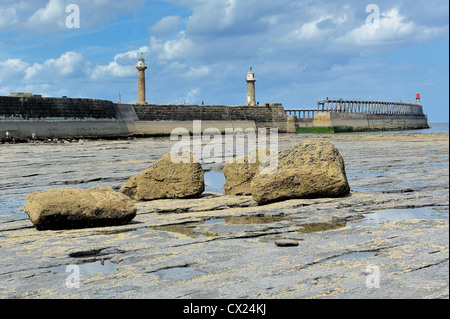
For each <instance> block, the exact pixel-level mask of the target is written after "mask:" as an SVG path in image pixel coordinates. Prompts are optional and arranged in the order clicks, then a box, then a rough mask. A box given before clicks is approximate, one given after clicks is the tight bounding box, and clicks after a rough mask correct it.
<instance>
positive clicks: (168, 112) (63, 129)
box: [0, 94, 428, 139]
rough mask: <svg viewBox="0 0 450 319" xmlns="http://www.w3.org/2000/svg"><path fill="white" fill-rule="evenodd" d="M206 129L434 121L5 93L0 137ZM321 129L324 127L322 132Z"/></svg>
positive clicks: (408, 125) (353, 127)
mask: <svg viewBox="0 0 450 319" xmlns="http://www.w3.org/2000/svg"><path fill="white" fill-rule="evenodd" d="M198 120H200V121H201V129H202V130H205V129H208V128H215V129H216V131H217V130H218V131H220V133H222V134H223V133H225V132H226V130H227V129H229V130H234V131H237V130H239V129H242V130H246V129H249V128H250V129H254V130H257V129H260V128H277V129H278V131H279V132H280V133H284V132H289V133H295V132H299V130H300V132H303V131H302V129H306V130H311V132H314V129H316V128H330V131H335V132H337V131H374V130H375V131H376V130H397V129H398V130H401V129H421V128H427V127H428V121H427V116H426V115H424V114H423V113H422V114H370V113H350V112H342V113H341V112H318V113H315V114H314V117H313V118H309V119H305V118H302V119H298V118H297V116H294V115H290V116H289V117H287V116H286V111H285V109H284V108H283V106H282V105H281V104H279V103H274V104H264V105H261V106H226V105H152V104H151V105H134V104H116V103H113V102H111V101H106V100H96V99H73V98H65V97H63V98H42V97H40V96H34V95H32V94H30V95H22V96H8V97H6V96H0V134H2V135H1V136H0V138H3V137H4V132H5V131H6V130H9V131H10V134H11V136H12V137H14V138H17V139H27V138H30V136H31V133H32V132H33V131H36V132H37V135H38V138H117V137H129V136H153V135H160V136H162V135H170V134H171V133H172V131H173V130H174V129H177V128H181V129H184V130H185V131H188V132H190V133H192V132H193V131H194V129H195V127H194V121H198ZM319 131H320V130H318V132H319Z"/></svg>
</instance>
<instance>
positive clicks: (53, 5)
mask: <svg viewBox="0 0 450 319" xmlns="http://www.w3.org/2000/svg"><path fill="white" fill-rule="evenodd" d="M65 22H66V17H65V6H64V4H63V1H62V0H50V1H49V2H48V3H47V5H46V6H45V7H44V8H40V9H38V10H37V11H36V12H35V13H34V14H33V15H32V16H31V17H30V18H29V19H28V21H27V24H26V25H27V27H28V28H30V29H35V30H37V31H38V33H44V34H45V33H48V32H49V31H50V30H52V29H53V28H55V27H56V28H58V29H62V28H64V27H65Z"/></svg>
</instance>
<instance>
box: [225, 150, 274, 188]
mask: <svg viewBox="0 0 450 319" xmlns="http://www.w3.org/2000/svg"><path fill="white" fill-rule="evenodd" d="M270 152H271V151H270V149H267V148H258V149H256V150H254V151H252V152H250V153H249V154H247V155H245V156H241V157H237V158H234V159H232V160H231V161H230V162H228V163H226V164H225V166H224V168H223V174H224V175H225V184H224V185H223V189H224V191H225V194H226V195H251V194H252V192H251V183H252V180H253V177H254V176H255V174H256V172H257V171H258V169H259V168H260V166H261V164H262V163H264V162H265V161H266V160H267V159H268V156H269V155H270Z"/></svg>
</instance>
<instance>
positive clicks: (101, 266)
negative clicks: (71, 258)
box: [49, 260, 118, 274]
mask: <svg viewBox="0 0 450 319" xmlns="http://www.w3.org/2000/svg"><path fill="white" fill-rule="evenodd" d="M117 265H118V264H116V263H112V262H110V261H109V260H105V261H103V262H101V261H100V260H97V261H94V262H90V263H84V264H76V265H67V266H58V267H50V268H49V270H51V271H53V272H58V273H66V272H67V273H70V272H73V267H74V266H75V267H78V269H79V271H80V274H83V273H84V274H88V273H89V274H90V273H112V272H114V271H116V269H117ZM69 266H70V267H69Z"/></svg>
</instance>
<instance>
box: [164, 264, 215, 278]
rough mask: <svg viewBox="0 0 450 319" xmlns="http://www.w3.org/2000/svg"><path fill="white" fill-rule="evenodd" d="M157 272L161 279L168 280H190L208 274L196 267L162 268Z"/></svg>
mask: <svg viewBox="0 0 450 319" xmlns="http://www.w3.org/2000/svg"><path fill="white" fill-rule="evenodd" d="M155 274H157V275H158V276H159V277H160V278H161V279H168V280H189V279H193V278H196V277H201V276H204V275H206V273H205V272H203V271H200V270H198V269H196V268H194V267H173V268H167V269H161V270H158V271H156V272H155Z"/></svg>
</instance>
